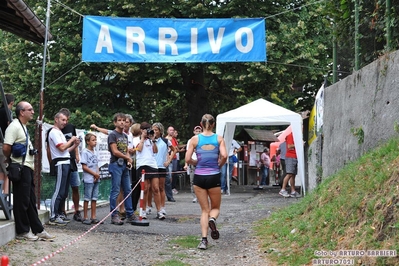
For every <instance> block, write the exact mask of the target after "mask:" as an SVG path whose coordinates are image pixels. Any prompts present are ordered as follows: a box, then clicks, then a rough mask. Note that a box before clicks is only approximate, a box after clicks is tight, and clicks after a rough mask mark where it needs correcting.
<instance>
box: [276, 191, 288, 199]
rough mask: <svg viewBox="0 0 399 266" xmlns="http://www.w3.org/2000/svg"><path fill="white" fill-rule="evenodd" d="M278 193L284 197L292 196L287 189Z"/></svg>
mask: <svg viewBox="0 0 399 266" xmlns="http://www.w3.org/2000/svg"><path fill="white" fill-rule="evenodd" d="M278 194H280V195H281V196H283V197H284V198H289V197H290V195H289V194H288V192H287V191H286V190H280V192H279V193H278Z"/></svg>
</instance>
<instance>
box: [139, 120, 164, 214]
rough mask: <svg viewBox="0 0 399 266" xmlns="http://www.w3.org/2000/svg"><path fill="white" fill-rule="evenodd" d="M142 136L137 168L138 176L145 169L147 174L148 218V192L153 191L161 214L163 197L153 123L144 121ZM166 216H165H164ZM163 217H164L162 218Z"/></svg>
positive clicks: (145, 205) (145, 200) (145, 194)
mask: <svg viewBox="0 0 399 266" xmlns="http://www.w3.org/2000/svg"><path fill="white" fill-rule="evenodd" d="M140 129H141V137H140V141H139V143H138V144H137V146H136V168H137V173H136V175H137V176H140V177H141V172H142V171H143V170H144V171H145V172H146V174H145V183H144V184H145V187H144V199H143V201H144V206H143V209H142V213H141V214H140V215H141V217H142V218H144V219H147V214H146V207H147V199H148V193H151V191H152V193H153V196H154V202H155V206H156V208H157V214H158V215H159V213H160V210H161V203H160V201H161V198H160V194H159V178H158V175H157V172H158V167H157V161H156V160H155V154H156V153H157V152H158V148H157V145H156V144H155V142H154V141H153V140H154V131H153V130H151V125H150V124H149V123H147V122H143V123H141V125H140ZM164 218H165V217H164ZM161 219H162V218H161Z"/></svg>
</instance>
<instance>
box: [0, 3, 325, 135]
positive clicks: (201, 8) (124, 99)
mask: <svg viewBox="0 0 399 266" xmlns="http://www.w3.org/2000/svg"><path fill="white" fill-rule="evenodd" d="M62 3H63V5H60V4H59V3H58V2H54V3H53V5H52V7H51V15H50V25H51V29H50V30H51V33H52V35H53V40H52V41H51V42H50V43H49V47H48V58H47V63H46V69H45V82H44V83H45V85H44V87H45V88H44V110H43V112H44V117H45V121H46V122H49V123H51V122H52V120H53V119H52V118H53V116H54V114H55V113H56V112H57V111H58V110H59V109H60V108H61V107H67V108H69V109H70V110H71V111H72V113H73V115H72V118H71V121H72V122H73V123H74V124H75V125H76V126H77V127H78V128H88V127H89V125H90V124H92V123H95V124H96V125H98V126H100V127H106V128H107V127H112V123H111V117H112V115H113V114H114V113H116V112H125V113H129V114H131V115H132V116H133V117H134V119H135V120H136V121H139V122H142V121H148V122H150V123H152V122H156V121H161V122H162V123H163V124H164V126H168V125H174V126H175V128H177V129H178V130H179V129H180V135H179V137H180V138H181V139H183V140H185V139H188V138H189V137H191V134H192V133H191V131H192V130H191V129H192V128H193V127H194V126H195V125H197V124H198V123H199V121H200V119H201V117H202V115H203V114H205V113H211V114H213V115H214V116H215V117H216V116H217V115H218V114H220V113H223V112H226V111H228V110H231V109H233V108H237V107H239V106H241V105H243V104H246V103H248V102H250V101H253V100H256V99H258V98H265V99H267V100H270V101H272V102H274V103H276V104H279V105H281V106H283V107H286V108H288V109H290V110H293V111H303V110H308V109H310V108H311V107H312V105H313V96H314V94H315V92H316V91H317V90H318V88H319V87H320V84H321V83H322V82H323V79H324V77H323V75H326V73H327V72H328V71H329V68H330V66H329V65H330V63H331V57H330V56H329V54H330V53H331V52H330V48H329V47H330V46H331V45H330V41H331V37H329V36H330V34H331V30H330V29H329V28H330V25H329V20H328V19H326V17H325V16H324V14H325V12H326V10H325V8H324V7H325V6H324V5H323V4H313V5H307V6H306V7H304V8H298V7H299V6H301V5H304V4H307V3H308V1H301V0H298V1H294V2H292V1H288V0H286V1H279V2H278V3H276V2H274V1H255V0H249V1H244V2H243V1H216V2H215V1H208V0H207V1H200V2H198V1H186V0H177V1H170V0H164V1H155V0H150V1H148V0H147V1H134V2H132V1H128V0H121V1H97V2H93V1H87V0H83V1H72V0H66V1H63V2H62ZM28 4H29V6H30V7H31V8H32V10H33V11H34V12H35V14H37V16H38V17H39V18H42V19H43V20H44V19H45V13H46V10H45V9H46V7H45V6H43V1H39V0H30V1H29V3H28ZM64 5H65V6H67V7H69V8H66V7H65V6H64ZM75 11H76V12H75ZM78 13H79V14H84V15H98V16H119V17H144V18H146V17H160V18H229V17H266V25H267V43H266V45H267V54H268V60H269V62H268V63H213V64H206V63H205V64H108V63H107V64H105V63H97V64H94V63H91V64H88V63H82V62H81V43H82V21H83V19H82V17H81V16H80V15H79V14H78ZM276 14H279V15H276ZM3 35H4V36H3V38H1V39H0V48H1V49H0V51H1V52H0V57H1V58H3V59H4V60H5V63H4V64H1V65H0V79H1V80H2V81H3V85H4V87H5V88H6V90H7V91H10V92H13V93H14V94H15V95H16V96H17V100H22V99H26V100H29V101H30V102H31V103H32V105H33V106H34V107H35V110H38V108H39V102H40V90H41V72H42V53H43V47H41V46H38V45H34V44H32V43H29V42H26V41H24V40H21V39H19V38H17V37H16V36H13V35H11V34H9V33H4V34H3ZM37 113H38V112H37Z"/></svg>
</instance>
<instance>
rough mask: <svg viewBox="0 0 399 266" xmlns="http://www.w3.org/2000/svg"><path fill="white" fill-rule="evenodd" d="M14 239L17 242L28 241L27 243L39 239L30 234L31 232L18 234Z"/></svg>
mask: <svg viewBox="0 0 399 266" xmlns="http://www.w3.org/2000/svg"><path fill="white" fill-rule="evenodd" d="M15 238H16V239H18V240H28V241H36V240H38V239H39V237H38V236H35V235H34V234H32V232H31V231H29V232H28V233H23V234H19V235H17V236H16V237H15Z"/></svg>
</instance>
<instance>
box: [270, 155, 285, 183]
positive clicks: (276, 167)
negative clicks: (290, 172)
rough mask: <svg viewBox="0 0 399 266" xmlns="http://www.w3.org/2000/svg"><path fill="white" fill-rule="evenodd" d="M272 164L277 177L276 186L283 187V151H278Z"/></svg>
mask: <svg viewBox="0 0 399 266" xmlns="http://www.w3.org/2000/svg"><path fill="white" fill-rule="evenodd" d="M272 162H273V171H274V175H275V184H276V185H280V186H282V185H283V184H282V183H283V182H282V180H281V151H280V149H279V148H277V149H276V154H275V155H273V158H272ZM277 182H278V183H277Z"/></svg>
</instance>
